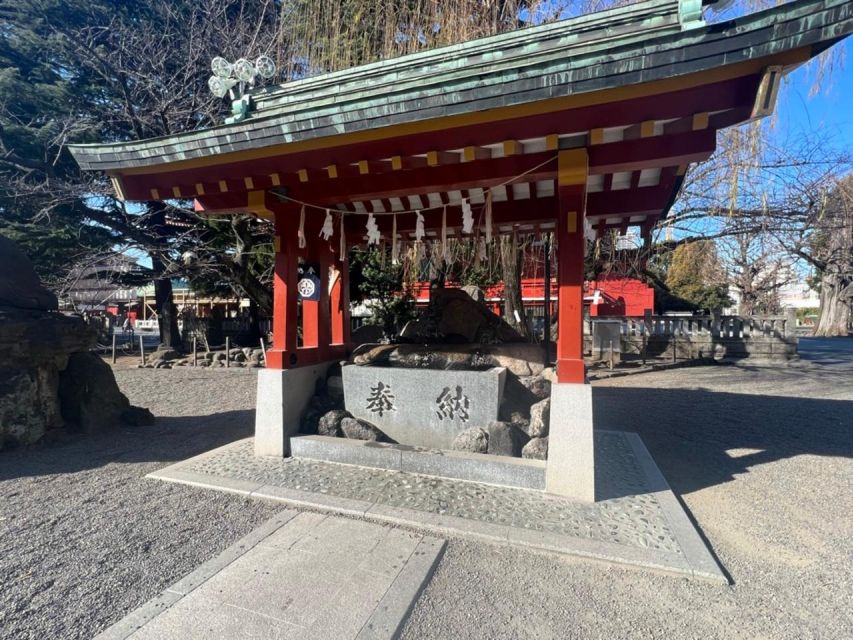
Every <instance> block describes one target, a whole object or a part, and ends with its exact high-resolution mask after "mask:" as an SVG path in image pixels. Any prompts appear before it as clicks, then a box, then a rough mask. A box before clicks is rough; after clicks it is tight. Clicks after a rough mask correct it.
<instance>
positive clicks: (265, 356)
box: [261, 338, 267, 362]
mask: <svg viewBox="0 0 853 640" xmlns="http://www.w3.org/2000/svg"><path fill="white" fill-rule="evenodd" d="M261 353H263V354H264V362H266V360H267V345H266V344H264V339H263V338H261Z"/></svg>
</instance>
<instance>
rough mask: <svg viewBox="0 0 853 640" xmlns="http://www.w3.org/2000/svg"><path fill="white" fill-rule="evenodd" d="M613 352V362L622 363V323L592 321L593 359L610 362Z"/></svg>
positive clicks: (617, 321)
mask: <svg viewBox="0 0 853 640" xmlns="http://www.w3.org/2000/svg"><path fill="white" fill-rule="evenodd" d="M611 351H612V353H613V362H614V363H618V362H620V361H621V355H622V321H621V320H598V319H594V320H593V321H592V357H593V358H594V359H596V360H609V359H610V354H611Z"/></svg>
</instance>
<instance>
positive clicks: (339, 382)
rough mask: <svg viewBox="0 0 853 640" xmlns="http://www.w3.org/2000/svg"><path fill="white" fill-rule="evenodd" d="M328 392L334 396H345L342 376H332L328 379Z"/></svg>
mask: <svg viewBox="0 0 853 640" xmlns="http://www.w3.org/2000/svg"><path fill="white" fill-rule="evenodd" d="M326 392H327V393H328V394H329V395H330V396H332V397H334V398H340V399H341V400H343V398H344V379H343V377H342V376H331V377H330V378H328V379H327V380H326Z"/></svg>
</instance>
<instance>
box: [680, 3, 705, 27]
mask: <svg viewBox="0 0 853 640" xmlns="http://www.w3.org/2000/svg"><path fill="white" fill-rule="evenodd" d="M706 4H711V3H710V2H708V1H707V0H678V20H679V22H681V29H682V31H686V30H687V29H695V28H696V27H704V26H705V18H703V17H702V9H703V8H704V6H705V5H706Z"/></svg>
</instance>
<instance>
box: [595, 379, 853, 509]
mask: <svg viewBox="0 0 853 640" xmlns="http://www.w3.org/2000/svg"><path fill="white" fill-rule="evenodd" d="M593 410H594V415H595V422H596V427H597V428H599V429H615V430H622V431H634V432H636V433H638V434H639V435H640V437H642V439H643V442H644V443H645V444H646V447H647V448H648V449H649V451H650V452H651V454H652V457H653V458H654V459H655V462H656V463H657V464H658V467H660V469H661V471H662V472H663V474H664V476H665V477H666V479H667V480H668V481H669V484H670V485H671V486H672V488H673V489H674V490H675V491H676V493H679V494H687V493H691V492H693V491H698V490H700V489H703V488H705V487H709V486H714V485H718V484H722V483H725V482H729V481H731V480H733V479H735V477H736V476H737V475H738V474H743V473H748V472H749V470H750V468H752V467H755V466H757V465H761V464H765V463H768V462H773V461H775V460H780V459H784V458H791V457H793V456H798V455H804V454H810V455H818V456H842V457H853V428H851V427H853V401H845V400H826V399H809V398H787V397H782V396H762V395H743V394H736V393H723V392H712V391H703V390H690V389H655V388H624V387H623V388H608V387H597V388H594V389H593Z"/></svg>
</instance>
